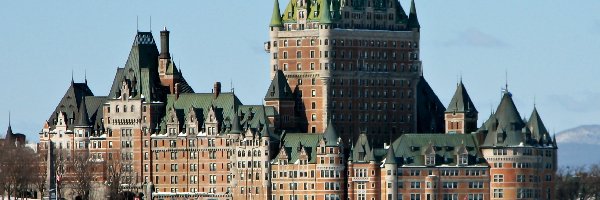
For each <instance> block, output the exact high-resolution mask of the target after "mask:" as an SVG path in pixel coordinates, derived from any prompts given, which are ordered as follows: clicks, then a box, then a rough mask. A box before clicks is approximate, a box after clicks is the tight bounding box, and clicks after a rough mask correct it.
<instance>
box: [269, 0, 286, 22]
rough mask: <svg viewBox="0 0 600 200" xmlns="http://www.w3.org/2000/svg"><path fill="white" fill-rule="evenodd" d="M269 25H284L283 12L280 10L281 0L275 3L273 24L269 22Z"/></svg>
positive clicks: (272, 17)
mask: <svg viewBox="0 0 600 200" xmlns="http://www.w3.org/2000/svg"><path fill="white" fill-rule="evenodd" d="M269 26H270V27H283V22H282V20H281V12H280V11H279V0H275V5H273V16H271V24H269Z"/></svg>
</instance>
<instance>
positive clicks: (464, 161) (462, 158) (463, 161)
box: [458, 154, 469, 165]
mask: <svg viewBox="0 0 600 200" xmlns="http://www.w3.org/2000/svg"><path fill="white" fill-rule="evenodd" d="M458 164H459V165H469V156H468V154H460V155H458Z"/></svg>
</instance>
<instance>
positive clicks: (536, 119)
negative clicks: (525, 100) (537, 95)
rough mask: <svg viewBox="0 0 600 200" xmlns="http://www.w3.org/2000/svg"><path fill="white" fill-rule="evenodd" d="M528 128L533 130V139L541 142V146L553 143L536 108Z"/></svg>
mask: <svg viewBox="0 0 600 200" xmlns="http://www.w3.org/2000/svg"><path fill="white" fill-rule="evenodd" d="M527 128H529V130H531V135H532V137H533V138H534V139H536V140H537V141H540V143H541V144H549V143H550V142H552V138H550V134H549V133H548V130H547V129H546V126H545V125H544V122H543V121H542V118H541V117H540V114H539V113H538V111H537V107H536V106H534V107H533V112H532V113H531V117H529V121H528V122H527Z"/></svg>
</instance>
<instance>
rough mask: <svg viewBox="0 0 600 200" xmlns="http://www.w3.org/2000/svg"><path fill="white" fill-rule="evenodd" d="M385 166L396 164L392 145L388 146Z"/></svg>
mask: <svg viewBox="0 0 600 200" xmlns="http://www.w3.org/2000/svg"><path fill="white" fill-rule="evenodd" d="M385 164H398V162H397V161H396V155H395V153H394V146H393V145H390V148H388V151H387V154H386V155H385Z"/></svg>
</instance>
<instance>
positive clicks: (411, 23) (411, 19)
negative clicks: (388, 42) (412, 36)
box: [408, 0, 421, 29]
mask: <svg viewBox="0 0 600 200" xmlns="http://www.w3.org/2000/svg"><path fill="white" fill-rule="evenodd" d="M408 28H409V29H411V28H416V29H420V28H421V25H420V24H419V18H418V17H417V7H416V6H415V0H412V1H411V2H410V14H409V15H408Z"/></svg>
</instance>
